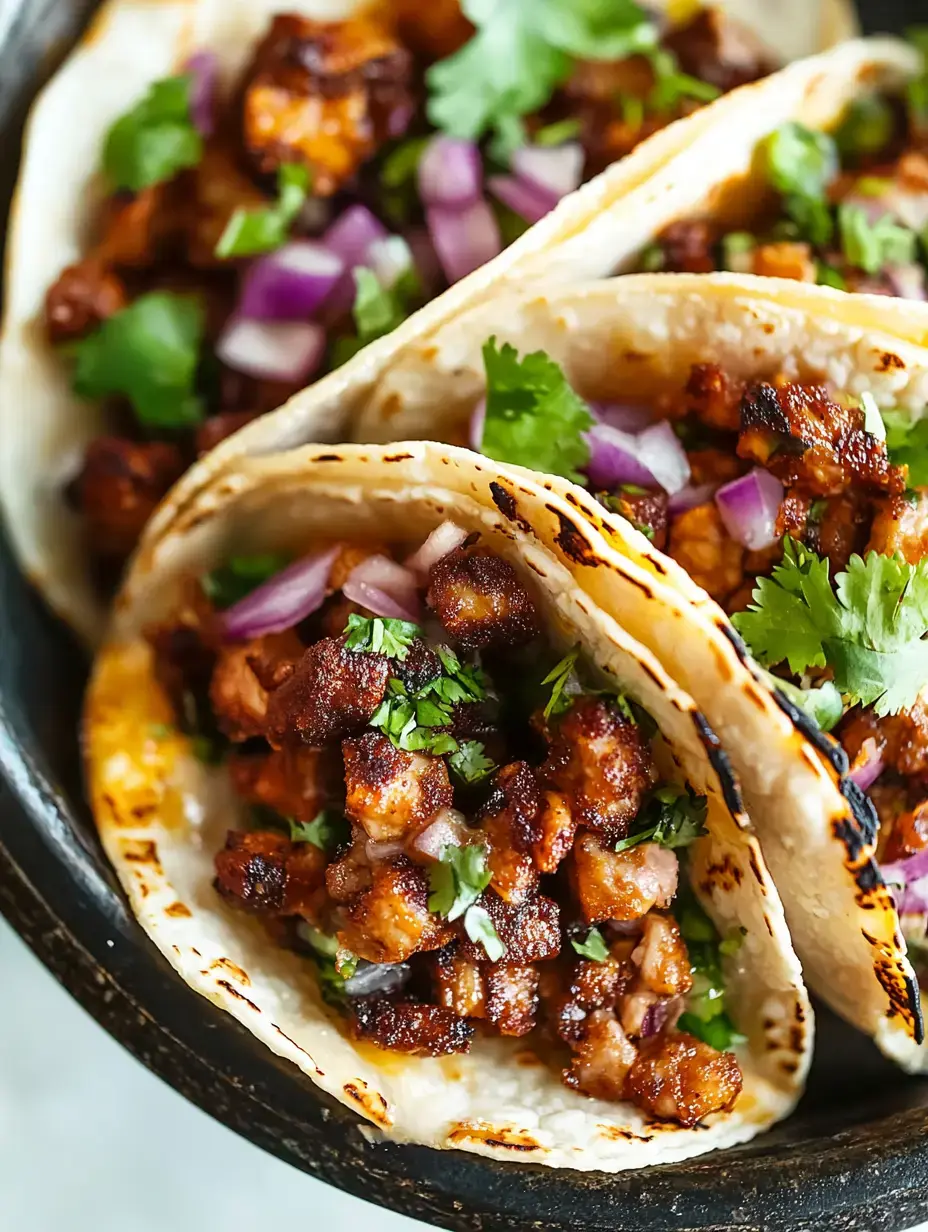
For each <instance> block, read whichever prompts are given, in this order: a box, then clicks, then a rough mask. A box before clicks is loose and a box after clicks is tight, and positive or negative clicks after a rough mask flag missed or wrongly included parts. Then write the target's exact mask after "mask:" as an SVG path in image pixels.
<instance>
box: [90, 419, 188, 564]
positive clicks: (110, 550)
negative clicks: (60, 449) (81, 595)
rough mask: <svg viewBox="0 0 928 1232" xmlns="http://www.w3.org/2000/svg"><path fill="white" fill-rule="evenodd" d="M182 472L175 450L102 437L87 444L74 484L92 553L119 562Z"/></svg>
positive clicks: (169, 447)
mask: <svg viewBox="0 0 928 1232" xmlns="http://www.w3.org/2000/svg"><path fill="white" fill-rule="evenodd" d="M183 470H184V459H183V454H182V453H181V451H180V450H179V449H178V448H177V446H176V445H168V444H162V443H161V442H159V441H151V442H148V443H142V442H138V441H128V440H121V439H120V438H119V437H115V436H100V437H97V439H96V440H95V441H91V443H90V445H89V446H88V447H87V452H86V454H85V456H84V466H83V469H82V471H81V473H80V476H79V478H78V481H77V496H78V504H79V506H80V509H81V512H82V513H83V515H84V518H85V519H86V522H87V533H88V535H89V537H90V539H91V541H92V543H93V547H94V552H95V553H96V554H97V555H98V556H100V557H102V558H103V559H108V560H116V561H122V560H125V558H126V557H127V556H128V555H129V553H130V552H131V551H132V549H133V548H134V547H135V544H136V541H137V540H138V537H139V534H140V533H141V530H142V527H143V526H144V525H145V523H146V522H147V521H148V519H149V518H150V517H151V515H152V514H153V513H154V511H155V508H156V506H157V505H158V502H159V501H160V500H161V498H162V497H163V496H164V495H165V494H166V493H167V490H168V488H170V486H171V484H172V483H174V481H175V480H176V479H178V478H179V477H180V476H181V474H183Z"/></svg>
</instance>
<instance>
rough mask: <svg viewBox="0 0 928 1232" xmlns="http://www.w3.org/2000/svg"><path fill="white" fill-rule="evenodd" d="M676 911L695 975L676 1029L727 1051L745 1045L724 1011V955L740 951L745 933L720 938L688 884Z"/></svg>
mask: <svg viewBox="0 0 928 1232" xmlns="http://www.w3.org/2000/svg"><path fill="white" fill-rule="evenodd" d="M674 912H675V914H676V916H677V922H678V923H679V925H680V932H681V933H682V935H683V939H684V941H685V942H686V945H687V950H688V952H689V956H690V970H691V972H692V975H693V987H692V989H691V991H690V993H689V996H688V997H687V1008H686V1012H685V1013H684V1014H681V1015H680V1018H679V1020H678V1022H677V1028H678V1030H680V1031H686V1032H688V1033H689V1034H690V1035H695V1036H696V1038H697V1039H701V1040H703V1041H704V1042H705V1043H707V1044H709V1045H710V1046H711V1047H712V1048H717V1049H718V1050H719V1051H720V1052H724V1051H725V1050H726V1049H728V1048H731V1047H732V1045H733V1044H739V1043H743V1042H744V1036H743V1035H741V1034H740V1033H739V1032H738V1031H737V1029H736V1028H735V1026H734V1023H733V1022H732V1021H731V1018H730V1017H729V1015H728V1013H727V1012H726V1009H725V977H724V975H723V973H722V964H721V956H722V955H723V954H725V955H730V954H733V953H736V952H737V951H738V949H740V947H741V943H742V941H743V940H744V936H745V930H744V929H740V930H739V931H738V932H736V933H734V934H732V935H731V936H730V937H727V938H725V939H724V940H723V939H722V938H720V937H719V934H718V930H717V929H716V927H715V925H714V924H713V923H712V921H711V920H710V919H709V917H708V916H707V915H706V913H705V911H704V910H703V908H702V906H701V905H700V904H699V902H698V901H697V899H696V896H695V894H694V893H693V892H692V890H691V889H690V887H689V886H688V885H686V884H684V885H682V886H681V889H680V891H679V892H678V894H677V899H676V901H675V903H674Z"/></svg>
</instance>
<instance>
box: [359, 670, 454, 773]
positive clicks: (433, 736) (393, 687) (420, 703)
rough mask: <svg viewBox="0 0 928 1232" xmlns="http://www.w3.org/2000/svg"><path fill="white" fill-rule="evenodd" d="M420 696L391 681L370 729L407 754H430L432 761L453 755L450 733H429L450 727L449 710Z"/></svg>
mask: <svg viewBox="0 0 928 1232" xmlns="http://www.w3.org/2000/svg"><path fill="white" fill-rule="evenodd" d="M420 693H421V690H420ZM420 693H415V694H409V693H408V692H407V690H406V686H405V685H404V684H403V682H402V681H401V680H397V679H396V678H395V677H392V678H391V679H390V680H388V681H387V696H386V697H385V698H384V699H383V701H382V702H381V703H380V705H379V706H378V707H377V709H376V710H375V711H374V713H373V715H372V716H371V719H370V722H369V726H370V727H377V728H379V729H380V730H381V731H382V732H383V734H384V735H385V736H387V738H388V739H389V740H390V741H391V742H392V743H393V744H394V745H395V746H396V747H397V748H398V749H403V750H405V751H406V752H407V753H420V752H424V753H432V754H433V755H434V756H435V757H440V756H441V755H442V754H443V753H456V752H457V750H458V742H457V740H455V738H454V736H452V735H451V733H450V732H446V731H437V732H436V731H434V730H432V729H434V728H443V727H447V726H448V725H449V724H450V723H451V719H452V717H453V716H452V713H451V707H450V706H447V707H446V706H444V705H443V704H442V703H441V702H435V701H432V700H430V699H429V698H428V697H422V696H420Z"/></svg>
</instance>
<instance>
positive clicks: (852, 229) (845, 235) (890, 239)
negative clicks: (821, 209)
mask: <svg viewBox="0 0 928 1232" xmlns="http://www.w3.org/2000/svg"><path fill="white" fill-rule="evenodd" d="M838 230H839V232H840V236H841V248H842V250H843V252H844V255H845V257H847V259H848V261H849V262H850V263H851V265H856V266H857V268H858V269H862V270H863V271H864V273H866V274H878V273H879V272H880V271H881V270H882V269H884V268H885V266H887V265H908V264H910V263H911V262H912V261H914V260H915V248H916V242H917V239H916V235H915V232H914V231H911V230H910V229H909V228H908V227H903V226H900V224H899V223H897V222H894V221H893V220H892V218H890V216H889V215H888V214H884V215H883V216H882V217H881V218H878V219H877V220H876V222H871V221H870V219H869V218H868V217H867V211H866V210H865V209H864V208H863V206H861V205H854V204H852V203H849V202H846V201H843V202H842V203H841V204H840V205H839V206H838Z"/></svg>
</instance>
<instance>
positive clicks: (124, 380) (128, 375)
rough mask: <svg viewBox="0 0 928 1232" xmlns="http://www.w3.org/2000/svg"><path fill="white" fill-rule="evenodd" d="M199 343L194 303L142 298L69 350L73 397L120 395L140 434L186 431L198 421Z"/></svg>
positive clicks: (198, 309) (157, 295)
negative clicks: (152, 430) (143, 431)
mask: <svg viewBox="0 0 928 1232" xmlns="http://www.w3.org/2000/svg"><path fill="white" fill-rule="evenodd" d="M202 339H203V308H202V305H201V304H200V303H199V301H198V300H196V299H194V298H191V297H190V296H186V295H173V294H171V293H170V292H169V291H151V292H149V293H148V294H147V295H141V296H139V298H138V299H137V300H135V301H134V302H133V303H131V304H129V305H128V307H126V308H123V309H122V311H121V312H117V313H114V315H113V316H111V317H109V318H108V319H107V320H106V321H104V322H103V324H102V325H101V326H100V328H99V329H96V330H94V332H93V333H92V334H89V335H88V336H87V337H86V338H82V339H80V340H79V341H78V342H76V343H75V344H74V349H73V354H74V356H75V359H76V364H75V368H74V377H73V387H74V392H75V393H76V394H79V395H80V396H81V397H83V398H105V397H107V396H109V395H110V394H121V395H122V396H124V397H125V398H127V399H128V400H129V402H130V403H131V404H132V409H133V411H134V412H135V416H136V418H137V419H138V421H139V423H140V424H141V425H142V426H143V427H145V428H163V429H176V428H190V427H194V426H195V425H196V424H198V423H200V422H201V421H202V419H203V414H204V412H203V404H202V402H201V400H200V398H199V397H197V395H196V394H195V393H194V382H195V380H196V375H197V365H198V363H199V358H200V346H201V343H202Z"/></svg>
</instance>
